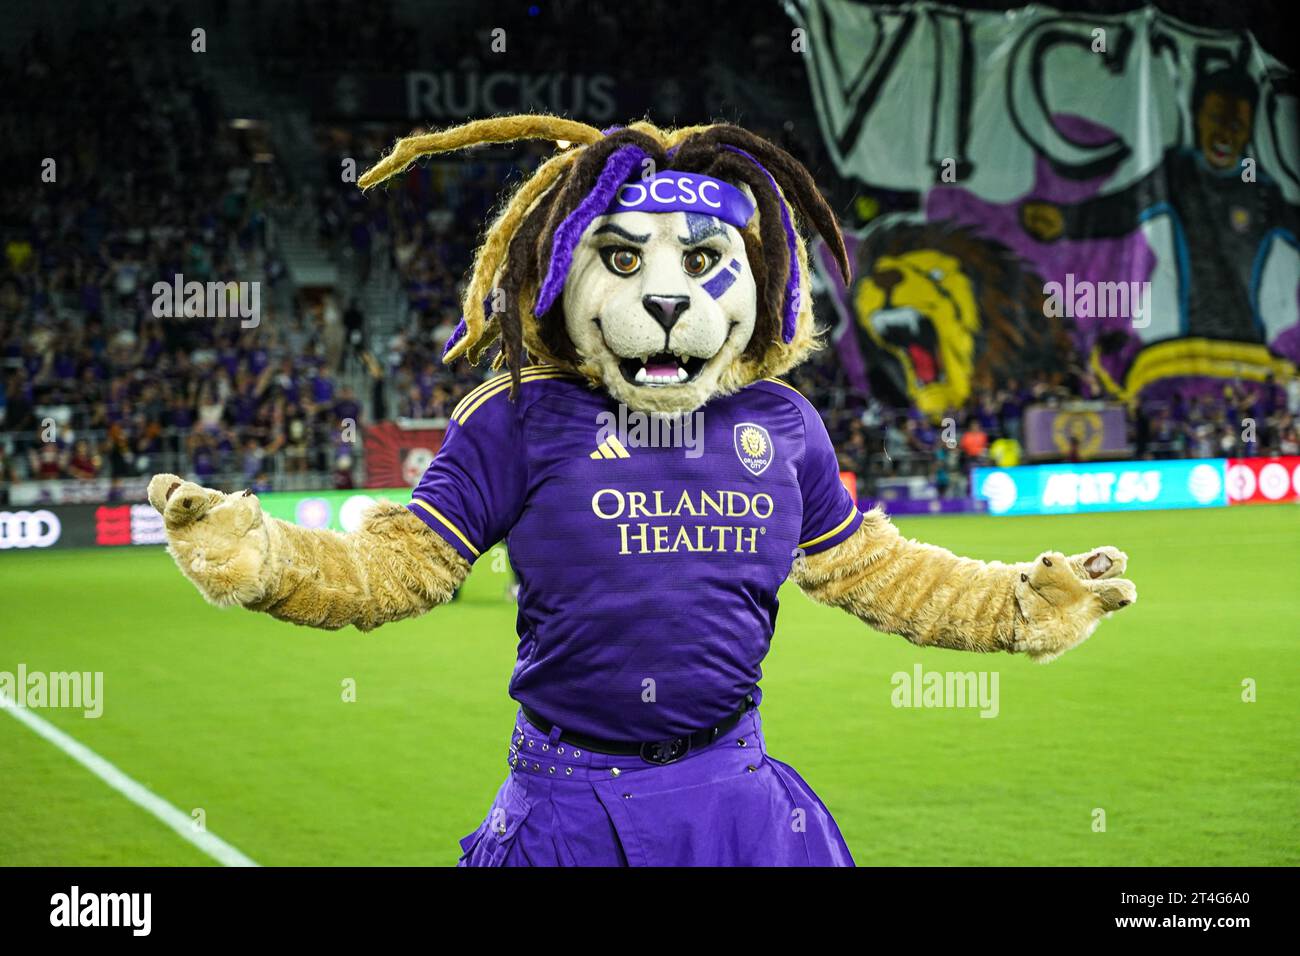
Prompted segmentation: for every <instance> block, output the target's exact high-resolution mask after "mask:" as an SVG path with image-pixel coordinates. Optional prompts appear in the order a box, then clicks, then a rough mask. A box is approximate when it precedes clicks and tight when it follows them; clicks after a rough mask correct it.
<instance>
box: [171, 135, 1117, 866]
mask: <svg viewBox="0 0 1300 956" xmlns="http://www.w3.org/2000/svg"><path fill="white" fill-rule="evenodd" d="M524 139H543V140H550V141H552V142H555V143H556V144H557V147H558V148H557V150H556V152H555V153H554V154H553V155H552V156H551V157H550V158H549V159H547V160H546V161H545V162H543V163H542V164H541V166H540V167H539V168H538V169H537V171H536V172H535V173H534V174H533V175H532V176H531V178H529V179H527V180H526V181H524V182H523V183H522V184H521V185H520V186H519V187H518V189H517V190H516V191H515V192H514V194H513V195H512V196H511V197H510V199H509V201H508V202H506V203H505V205H504V206H503V207H502V209H501V211H500V213H499V215H498V216H497V218H496V220H495V221H494V222H493V223H492V224H491V226H490V227H489V228H488V229H487V231H486V234H485V237H484V239H483V243H482V246H481V247H480V249H479V250H478V253H477V256H476V258H475V261H474V266H473V271H472V274H471V276H470V279H469V284H468V289H467V292H466V295H465V301H464V318H463V321H462V323H461V325H460V327H459V328H458V329H457V330H456V332H455V334H454V335H453V336H452V337H451V339H450V340H449V341H448V343H447V348H446V352H445V357H446V358H447V359H448V360H453V359H456V358H458V357H460V356H462V355H464V356H467V357H469V358H470V359H471V360H474V361H479V360H481V359H485V358H487V357H488V355H489V353H490V352H491V354H492V361H493V363H494V364H495V365H496V366H498V367H499V368H500V369H501V370H502V373H501V374H499V375H496V376H494V377H490V378H488V379H487V380H486V381H485V382H484V383H483V384H482V385H481V386H479V387H478V388H476V389H474V390H471V391H470V392H468V393H467V394H466V395H465V396H464V397H463V399H462V400H461V401H460V403H459V405H457V407H456V408H455V409H454V411H453V413H452V415H451V421H450V424H449V426H448V429H447V433H446V436H445V439H444V441H443V443H442V446H441V447H440V449H439V450H438V453H437V454H436V455H435V457H434V459H433V461H432V462H431V463H430V464H429V467H428V469H427V470H426V472H425V473H424V476H423V477H422V478H421V480H420V482H419V484H418V485H417V486H416V488H415V490H414V492H413V494H412V500H411V501H410V503H408V504H398V503H387V502H385V503H380V504H377V505H376V506H374V507H373V508H372V509H371V510H370V511H369V512H368V514H367V515H366V517H365V518H364V520H363V522H362V525H361V527H360V528H359V529H358V530H356V531H353V532H351V533H348V534H339V533H336V532H332V531H328V530H308V529H306V528H301V527H298V526H296V525H293V524H289V523H287V522H284V521H279V520H277V519H274V518H270V517H268V516H267V515H266V514H265V513H264V512H263V511H262V510H261V508H260V506H259V505H258V500H257V497H256V496H255V495H252V494H250V493H248V492H243V493H235V494H225V493H223V492H220V491H216V490H212V489H207V488H201V487H199V486H198V485H196V484H193V483H191V482H188V481H185V480H183V479H182V478H180V477H177V476H174V475H158V476H156V477H155V478H154V479H153V480H152V482H151V483H150V486H149V499H150V501H151V502H152V503H153V505H154V506H155V507H156V508H157V509H158V510H159V511H160V512H161V513H162V515H163V518H164V524H165V526H166V530H167V536H168V541H169V546H170V551H171V554H172V556H173V557H174V558H175V560H176V563H177V565H178V566H179V567H180V569H181V571H182V572H183V573H184V574H185V575H186V576H187V577H188V578H189V579H190V580H191V581H192V582H194V584H195V585H196V586H197V587H198V589H199V591H200V592H201V593H202V594H203V595H204V596H205V597H206V598H207V599H208V600H209V601H211V602H212V603H214V604H218V605H233V604H237V605H240V606H242V607H245V608H248V609H250V610H254V611H261V612H264V613H267V614H270V615H272V616H274V617H277V618H281V619H283V620H286V621H291V622H294V623H297V624H304V625H308V626H311V627H320V628H342V627H346V626H348V625H353V626H355V627H357V628H359V629H361V630H370V629H372V628H376V627H379V626H380V625H382V624H385V623H387V622H389V621H397V620H401V619H403V618H409V617H414V616H415V615H418V614H423V613H425V612H426V611H429V610H430V609H431V608H434V607H435V606H437V605H439V604H443V603H445V602H446V601H448V600H450V598H451V596H452V594H453V593H454V592H455V591H456V589H457V588H458V587H459V586H460V584H461V583H462V582H463V581H464V580H465V578H466V576H467V575H468V574H469V572H470V566H471V565H472V564H473V562H474V560H475V559H476V558H478V557H479V556H480V555H481V554H483V552H484V551H485V550H487V549H488V548H489V547H490V546H492V545H494V544H495V543H496V542H498V541H501V540H505V541H506V542H507V545H508V547H509V552H510V557H511V563H512V565H513V567H514V569H515V571H516V573H517V575H518V578H519V616H518V640H519V655H518V662H517V664H516V666H515V669H514V672H513V674H512V676H511V681H510V694H511V696H512V697H513V698H514V699H515V700H516V701H518V703H519V705H520V706H519V712H518V717H517V718H516V721H515V724H514V727H513V730H512V732H511V733H510V735H509V750H508V754H509V756H508V761H509V765H510V770H509V774H508V776H507V779H506V781H505V783H504V784H503V785H502V787H501V789H500V791H499V792H498V794H497V797H496V799H495V801H494V802H493V805H492V808H491V810H490V811H489V813H488V814H487V815H486V817H485V818H484V819H483V821H482V823H481V824H480V825H479V826H478V827H477V828H475V829H474V831H473V832H472V833H470V834H469V835H468V836H466V837H465V839H464V840H463V841H462V842H461V851H462V857H461V859H462V863H465V864H467V865H502V864H541V865H547V864H585V865H628V864H631V865H642V864H649V865H679V864H680V865H701V864H755V865H764V864H767V865H773V864H775V865H784V864H799V865H807V864H823V865H841V864H849V863H851V862H852V859H851V857H850V855H849V852H848V849H847V847H846V846H845V844H844V841H843V840H842V838H841V836H840V833H839V830H838V828H837V827H836V825H835V822H834V820H833V819H832V817H831V815H830V813H829V812H828V811H827V809H826V807H825V806H824V805H823V804H822V803H821V801H820V800H819V799H818V798H817V796H816V794H815V793H814V792H813V791H812V790H811V788H809V787H808V785H807V784H806V783H805V782H804V781H803V780H802V779H801V778H800V777H799V775H798V774H797V773H796V772H795V771H794V770H793V769H792V768H790V767H789V766H788V765H786V764H784V763H782V762H781V761H778V760H776V759H775V758H773V757H771V756H770V755H769V754H768V752H767V749H766V746H765V744H764V739H763V735H762V730H761V725H760V721H759V713H758V704H759V703H760V701H761V698H762V694H761V690H760V688H759V686H758V682H759V679H760V677H761V668H760V665H761V662H762V660H763V658H764V656H765V654H766V652H767V649H768V646H769V642H770V640H771V638H772V634H773V630H774V627H775V623H776V616H777V603H778V602H777V590H778V588H779V587H780V586H781V584H782V582H784V581H785V580H786V578H787V577H791V576H792V577H793V578H794V580H795V581H797V582H798V584H799V586H800V587H802V588H803V589H804V591H806V592H807V593H808V595H809V596H811V597H812V598H813V599H814V600H816V601H820V602H823V603H826V604H830V605H834V606H837V607H841V608H843V609H845V610H846V611H848V612H849V613H851V614H853V615H855V616H857V617H859V618H861V619H862V620H863V621H865V622H866V623H867V624H869V625H871V626H872V627H875V628H878V629H880V630H883V631H889V632H894V633H897V634H901V635H903V636H904V637H906V638H907V639H909V640H911V641H913V642H914V643H916V644H919V645H922V646H935V647H948V648H959V649H964V650H972V651H1008V652H1014V653H1023V654H1026V655H1028V656H1029V657H1031V658H1033V659H1036V660H1040V661H1046V660H1050V659H1052V658H1054V657H1056V656H1058V655H1060V654H1062V653H1064V652H1065V651H1066V650H1068V649H1069V648H1072V647H1074V646H1075V645H1077V644H1079V643H1080V642H1082V641H1083V640H1085V639H1086V638H1087V637H1088V636H1089V635H1090V634H1091V633H1092V632H1093V629H1094V628H1095V627H1096V625H1097V623H1098V621H1100V620H1101V619H1102V618H1103V617H1105V616H1106V615H1107V614H1109V613H1110V612H1112V611H1114V610H1116V609H1118V608H1121V607H1123V606H1125V605H1127V604H1130V603H1132V602H1133V601H1134V600H1135V597H1136V594H1135V590H1134V587H1133V585H1132V584H1131V583H1130V582H1129V581H1127V580H1124V579H1123V578H1121V577H1119V575H1120V574H1121V573H1122V572H1123V570H1124V567H1125V563H1126V558H1125V556H1124V554H1123V553H1122V552H1120V551H1118V550H1116V549H1114V548H1109V547H1103V548H1097V549H1095V550H1094V551H1092V552H1089V553H1086V554H1079V555H1075V556H1073V557H1067V556H1066V555H1064V554H1061V553H1058V552H1055V551H1049V552H1046V553H1043V554H1041V555H1039V556H1038V557H1037V558H1035V559H1033V560H1031V561H1026V562H1024V563H1021V564H1010V565H1008V564H1000V563H996V562H983V561H975V560H970V559H967V558H960V557H957V556H956V555H953V554H951V553H949V552H948V551H945V550H943V549H942V548H937V547H933V546H930V545H926V544H920V543H918V542H915V541H911V540H908V539H906V538H904V537H902V536H901V535H900V534H899V533H898V532H897V531H896V530H895V529H894V527H893V525H892V524H891V523H890V521H889V519H888V518H887V517H886V516H885V515H884V514H883V513H882V512H880V511H872V512H870V513H867V514H863V513H861V512H860V511H859V510H858V509H857V508H856V507H855V505H854V502H853V500H852V499H851V497H850V495H849V493H848V491H847V490H846V489H845V487H844V486H843V484H842V483H841V481H840V478H839V474H838V467H837V464H836V457H835V451H834V449H833V448H832V446H831V442H830V439H829V437H828V435H827V433H826V429H825V427H824V425H823V424H822V420H821V418H820V416H819V415H818V413H817V410H816V409H815V408H813V407H812V405H810V404H809V402H808V401H807V399H805V398H804V397H803V396H802V395H801V394H799V393H798V392H797V391H795V390H794V389H793V388H791V387H790V386H789V385H786V384H785V383H783V382H782V381H780V379H779V378H777V377H776V376H779V375H780V374H781V373H782V372H784V371H786V370H787V369H790V368H791V367H793V366H794V365H796V364H798V363H799V362H800V361H802V360H803V359H804V358H805V357H806V356H807V355H808V354H809V352H810V351H811V350H812V349H814V348H815V347H816V345H817V342H816V336H815V334H814V329H813V316H812V311H811V301H812V299H811V296H810V294H809V271H808V264H807V258H806V254H805V250H804V238H803V235H802V233H801V229H802V228H811V229H814V230H816V231H817V232H818V233H819V234H820V235H821V236H822V237H823V239H824V240H825V241H826V242H827V243H829V244H830V246H831V247H832V248H833V249H835V250H838V260H839V265H840V268H841V269H842V270H843V272H844V274H845V275H846V276H847V274H848V271H849V265H848V262H847V260H846V256H845V252H844V245H843V240H842V238H841V236H840V233H839V229H838V226H837V224H836V221H835V218H834V216H833V215H832V213H831V210H830V209H829V208H828V206H827V205H826V203H825V201H824V200H823V199H822V197H821V195H820V193H819V192H818V190H817V188H816V186H815V184H814V182H813V180H812V178H811V176H810V175H809V174H808V172H807V171H806V170H805V169H804V168H803V167H802V166H801V165H800V164H799V163H798V162H796V161H795V160H794V159H793V158H792V157H790V156H789V155H788V154H786V153H785V152H784V151H783V150H781V149H779V148H777V147H776V146H774V145H772V144H771V143H769V142H767V141H765V140H763V139H761V138H759V137H757V136H755V135H753V134H751V133H748V132H746V131H744V130H742V129H739V128H737V127H735V126H730V125H713V126H705V127H695V128H690V129H681V130H671V131H670V130H661V129H658V128H656V127H655V126H653V125H651V124H649V123H644V122H643V123H635V124H633V125H631V126H629V127H626V128H615V129H610V130H606V131H603V132H602V131H600V130H597V129H594V128H592V127H589V126H586V125H583V124H581V123H576V122H572V121H569V120H564V119H559V118H556V117H551V116H510V117H502V118H496V119H489V120H481V121H476V122H472V123H468V124H466V125H463V126H458V127H455V128H452V129H448V130H444V131H441V132H433V133H429V134H427V135H420V136H414V137H411V138H409V139H404V140H402V141H400V142H399V143H398V144H397V146H396V147H395V149H394V150H393V152H392V153H391V154H390V155H389V156H388V157H386V158H385V159H383V160H382V161H381V162H380V163H379V164H378V165H377V166H375V167H374V168H373V169H371V170H370V171H369V172H367V174H366V175H365V176H364V177H363V178H362V180H361V184H362V186H363V187H367V188H369V187H373V186H376V185H377V184H379V183H381V182H383V181H385V180H388V179H390V178H391V177H393V176H396V175H398V174H399V173H401V172H402V171H403V170H404V169H405V168H407V167H408V166H409V165H410V164H411V163H412V162H414V161H415V160H417V159H418V158H419V157H421V156H425V155H428V154H432V153H440V152H446V151H450V150H457V149H463V148H466V147H470V146H474V145H476V144H480V143H502V142H509V141H515V140H524ZM612 413H617V420H618V421H620V422H624V421H631V420H632V419H634V418H636V419H638V421H641V420H642V419H644V420H646V421H650V422H652V423H654V424H655V425H656V426H658V425H662V424H664V423H665V422H667V423H670V424H673V425H674V428H669V429H664V428H659V427H655V428H652V429H643V430H638V429H632V428H628V429H624V428H623V427H621V426H619V427H617V428H613V429H611V428H610V427H609V426H608V422H609V421H610V416H611V414H612ZM643 423H644V422H643ZM676 426H681V427H680V428H676ZM688 426H689V427H688ZM644 431H649V432H652V433H653V434H655V435H658V436H660V437H662V436H663V435H664V434H669V435H676V434H685V433H687V432H688V431H689V433H690V434H692V435H693V436H694V440H692V441H691V442H689V443H688V444H686V445H683V446H680V447H675V446H674V443H672V442H668V443H664V442H661V441H653V442H652V441H646V440H643V439H644V434H642V433H643V432H644ZM638 436H640V437H638ZM433 703H435V702H431V704H433ZM792 819H798V820H800V821H802V825H800V826H794V825H792V822H791V821H792Z"/></svg>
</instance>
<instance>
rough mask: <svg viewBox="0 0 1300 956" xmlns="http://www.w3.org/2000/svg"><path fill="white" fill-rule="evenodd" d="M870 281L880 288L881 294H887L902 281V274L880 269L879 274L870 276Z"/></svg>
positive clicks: (892, 270) (896, 271)
mask: <svg viewBox="0 0 1300 956" xmlns="http://www.w3.org/2000/svg"><path fill="white" fill-rule="evenodd" d="M871 281H872V282H874V283H875V284H876V285H877V286H878V287H879V288H880V291H881V292H885V293H888V292H889V290H890V289H892V288H893V287H894V286H896V285H898V283H900V282H902V281H903V273H901V272H899V271H898V270H897V269H881V270H880V271H879V272H873V273H872V274H871Z"/></svg>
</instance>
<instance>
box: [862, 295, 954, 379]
mask: <svg viewBox="0 0 1300 956" xmlns="http://www.w3.org/2000/svg"><path fill="white" fill-rule="evenodd" d="M871 327H872V328H873V329H874V330H875V332H876V334H877V335H878V336H880V339H881V341H883V342H884V343H885V344H887V345H890V346H892V347H893V348H894V349H896V350H897V351H899V352H901V353H903V354H904V355H906V356H907V358H908V361H910V362H911V363H912V373H913V374H914V375H915V376H916V381H917V383H918V384H920V385H933V384H934V383H935V382H938V381H940V380H941V379H942V378H943V363H942V361H941V360H940V358H939V333H938V332H937V331H936V330H935V327H934V323H933V322H932V321H930V319H929V318H928V317H927V316H925V315H922V314H921V313H920V312H918V311H916V309H911V308H898V309H881V310H880V311H879V312H876V313H875V314H874V315H872V316H871Z"/></svg>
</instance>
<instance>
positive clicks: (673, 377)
mask: <svg viewBox="0 0 1300 956" xmlns="http://www.w3.org/2000/svg"><path fill="white" fill-rule="evenodd" d="M707 361H708V360H707V359H702V358H697V357H695V356H678V355H673V354H672V353H671V352H659V353H657V354H655V355H647V356H645V357H643V358H625V359H620V360H619V363H618V368H619V371H620V372H622V373H623V378H624V379H626V380H627V381H628V382H629V383H631V384H632V385H636V386H639V387H644V388H663V387H664V386H666V385H685V384H687V383H688V382H692V381H694V380H695V378H696V376H698V375H699V374H700V370H701V369H703V368H704V365H705V362H707Z"/></svg>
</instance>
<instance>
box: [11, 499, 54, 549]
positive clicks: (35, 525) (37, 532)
mask: <svg viewBox="0 0 1300 956" xmlns="http://www.w3.org/2000/svg"><path fill="white" fill-rule="evenodd" d="M62 530H63V526H62V525H61V524H59V519H58V518H57V517H55V515H54V513H53V512H50V511H46V510H44V509H42V510H40V511H0V551H7V550H9V549H10V548H48V547H49V546H50V545H52V544H54V542H56V541H58V540H59V533H60V532H61V531H62Z"/></svg>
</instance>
